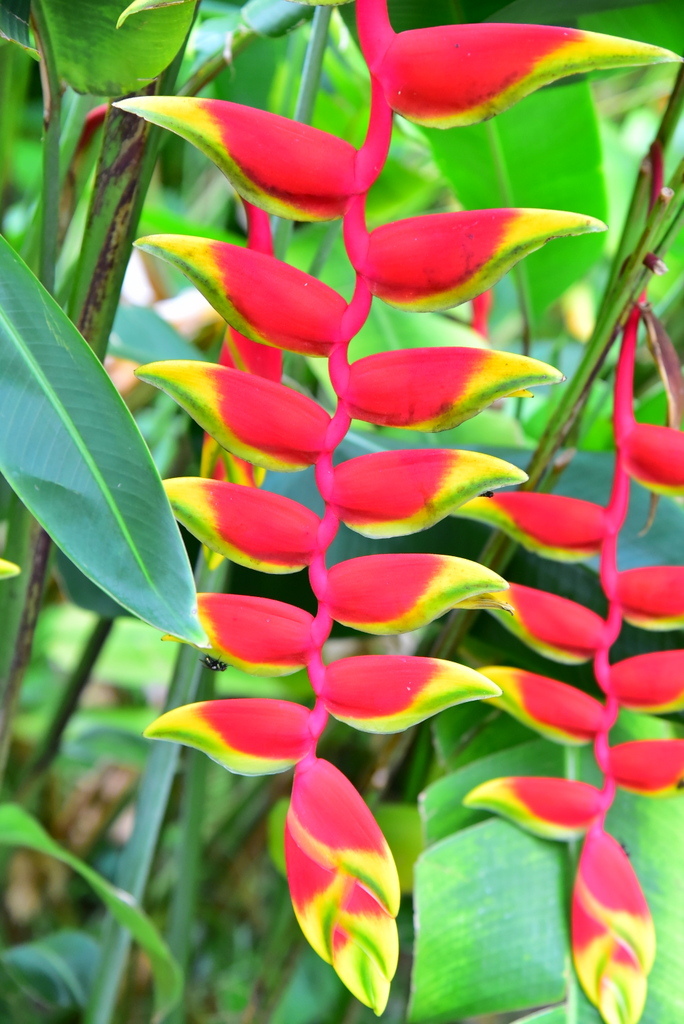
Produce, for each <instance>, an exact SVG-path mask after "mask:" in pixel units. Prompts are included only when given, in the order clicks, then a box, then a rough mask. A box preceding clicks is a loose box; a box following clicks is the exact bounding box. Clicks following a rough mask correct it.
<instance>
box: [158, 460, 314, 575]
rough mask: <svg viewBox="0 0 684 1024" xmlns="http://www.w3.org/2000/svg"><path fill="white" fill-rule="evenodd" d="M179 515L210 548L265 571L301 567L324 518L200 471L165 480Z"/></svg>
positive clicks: (306, 562)
mask: <svg viewBox="0 0 684 1024" xmlns="http://www.w3.org/2000/svg"><path fill="white" fill-rule="evenodd" d="M164 490H165V491H166V494H167V497H168V499H169V501H170V502H171V507H172V508H173V512H174V515H175V516H176V519H177V520H178V521H179V522H181V523H182V524H183V526H185V527H186V529H188V530H189V531H190V533H192V534H193V535H194V536H195V537H197V539H198V540H200V541H202V543H203V544H206V545H207V547H209V548H211V550H212V551H218V552H219V553H220V554H222V555H224V556H225V557H226V558H230V559H231V560H232V561H233V562H238V563H239V564H240V565H246V566H247V567H248V568H250V569H259V570H260V571H261V572H272V573H288V572H297V570H298V569H303V568H304V566H305V565H309V563H310V562H311V559H312V558H313V555H314V552H315V549H316V535H317V530H318V527H319V525H320V519H319V518H318V516H317V515H315V514H314V513H313V512H311V511H310V510H309V509H308V508H305V506H304V505H300V504H299V502H296V501H292V499H291V498H285V497H283V496H282V495H280V494H272V493H269V492H268V491H258V490H256V489H255V488H253V487H245V486H243V485H241V484H233V483H226V482H221V481H216V480H202V479H200V478H199V477H178V478H176V479H173V480H165V481H164Z"/></svg>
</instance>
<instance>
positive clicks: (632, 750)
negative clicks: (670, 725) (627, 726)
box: [610, 740, 684, 796]
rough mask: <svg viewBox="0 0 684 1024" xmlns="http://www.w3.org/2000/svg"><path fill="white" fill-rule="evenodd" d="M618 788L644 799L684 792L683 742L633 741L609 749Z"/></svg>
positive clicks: (611, 766) (611, 765)
mask: <svg viewBox="0 0 684 1024" xmlns="http://www.w3.org/2000/svg"><path fill="white" fill-rule="evenodd" d="M610 770H611V772H612V774H613V775H614V777H615V781H616V782H617V784H618V786H622V788H623V789H629V790H631V791H632V792H633V793H642V794H643V795H644V796H675V795H676V794H677V793H681V792H682V790H683V789H684V740H634V741H633V742H631V743H620V744H618V746H617V747H611V750H610Z"/></svg>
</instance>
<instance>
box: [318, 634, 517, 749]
mask: <svg viewBox="0 0 684 1024" xmlns="http://www.w3.org/2000/svg"><path fill="white" fill-rule="evenodd" d="M500 692H501V691H500V690H499V687H498V686H496V685H495V683H492V682H490V681H489V679H485V677H484V676H482V675H481V674H480V673H479V672H475V671H474V670H473V669H471V668H467V667H466V666H465V665H456V664H454V662H452V661H442V660H441V659H439V658H418V657H404V656H400V655H391V654H370V655H362V656H359V657H354V658H343V659H341V660H340V661H334V662H332V664H330V665H328V666H327V668H326V670H325V684H324V687H323V690H322V691H321V698H322V700H323V703H324V704H325V707H326V708H327V710H328V711H329V712H330V714H331V715H334V717H335V718H337V719H339V720H340V721H341V722H346V723H347V725H352V726H354V728H355V729H360V730H362V732H379V733H387V732H401V731H402V730H404V729H408V728H409V726H412V725H416V724H417V723H418V722H422V721H424V719H426V718H429V717H430V715H436V714H437V712H438V711H443V710H444V708H448V707H451V706H452V705H453V704H461V703H463V702H464V701H468V700H479V699H481V698H483V697H492V696H495V695H496V694H498V693H500Z"/></svg>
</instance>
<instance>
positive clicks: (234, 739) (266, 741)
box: [145, 697, 312, 775]
mask: <svg viewBox="0 0 684 1024" xmlns="http://www.w3.org/2000/svg"><path fill="white" fill-rule="evenodd" d="M309 715H310V711H309V710H308V708H305V707H302V705H301V704H294V703H292V702H291V701H289V700H270V699H268V698H264V697H246V698H236V699H234V700H206V701H199V702H198V703H197V704H186V705H184V706H183V707H179V708H173V709H172V710H171V711H167V712H166V714H164V715H161V716H160V717H159V718H157V720H156V721H154V722H152V724H151V725H148V727H147V729H145V736H149V737H151V738H152V739H158V740H174V741H175V742H176V743H184V744H185V745H186V746H188V747H195V748H196V749H197V750H201V751H203V752H204V753H205V754H208V755H209V757H211V758H213V759H214V761H218V763H219V764H222V765H223V767H224V768H227V769H228V771H230V772H236V773H237V774H238V775H274V774H275V773H276V772H284V771H287V769H288V768H292V766H293V765H295V764H296V763H297V762H298V761H301V760H302V758H303V757H305V756H306V754H307V753H308V751H309V750H310V748H311V743H312V740H311V734H310V732H309Z"/></svg>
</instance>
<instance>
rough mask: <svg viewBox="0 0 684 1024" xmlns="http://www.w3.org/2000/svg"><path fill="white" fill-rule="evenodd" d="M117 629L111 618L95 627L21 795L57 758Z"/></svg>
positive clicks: (36, 756)
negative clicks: (74, 716) (107, 643)
mask: <svg viewBox="0 0 684 1024" xmlns="http://www.w3.org/2000/svg"><path fill="white" fill-rule="evenodd" d="M113 625H114V620H113V619H107V618H99V619H98V620H97V622H96V623H95V626H94V627H93V630H92V632H91V634H90V636H89V637H88V640H87V642H86V645H85V647H84V649H83V653H82V654H81V658H80V660H79V662H78V664H77V665H76V667H75V668H74V670H73V672H72V673H71V675H70V677H69V679H68V680H67V683H66V686H65V689H64V692H63V694H62V699H61V700H60V702H59V706H58V708H57V710H56V712H55V715H54V717H53V719H52V721H51V722H50V725H49V727H48V730H47V732H46V733H45V736H44V737H43V740H42V742H41V744H40V746H39V747H38V749H37V750H36V752H35V754H34V756H33V758H32V760H31V762H30V763H29V765H28V766H27V768H26V772H25V775H24V780H23V785H22V788H21V789H20V793H21V792H22V791H23V788H24V787H25V786H27V785H30V783H31V782H33V781H35V780H36V779H37V778H38V776H40V775H42V774H43V772H45V771H46V770H47V769H48V768H49V766H50V764H51V763H52V761H53V760H54V758H55V756H56V755H57V753H58V751H59V747H60V744H61V741H62V735H63V733H64V730H65V728H66V726H67V724H68V723H69V719H70V718H71V716H72V714H73V713H74V711H75V709H76V707H77V706H78V702H79V700H80V698H81V694H82V693H83V691H84V689H85V688H86V686H87V685H88V681H89V679H90V675H91V673H92V670H93V668H94V667H95V663H96V661H97V659H98V658H99V656H100V654H101V652H102V648H103V647H104V645H105V642H106V640H107V637H108V636H109V634H110V633H111V631H112V626H113Z"/></svg>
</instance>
